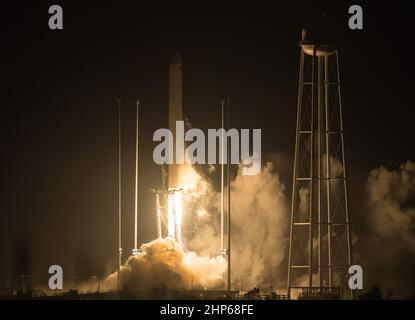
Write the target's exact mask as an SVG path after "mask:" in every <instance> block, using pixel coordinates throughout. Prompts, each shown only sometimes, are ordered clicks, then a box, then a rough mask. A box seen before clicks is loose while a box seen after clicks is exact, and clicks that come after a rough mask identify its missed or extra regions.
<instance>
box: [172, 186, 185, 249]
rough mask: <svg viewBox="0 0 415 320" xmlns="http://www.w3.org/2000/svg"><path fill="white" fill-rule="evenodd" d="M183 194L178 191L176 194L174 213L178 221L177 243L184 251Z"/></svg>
mask: <svg viewBox="0 0 415 320" xmlns="http://www.w3.org/2000/svg"><path fill="white" fill-rule="evenodd" d="M182 201H183V198H182V192H181V191H178V192H175V193H174V213H175V218H176V219H175V220H176V228H177V235H176V241H177V243H178V245H179V248H180V249H182V218H183V205H182Z"/></svg>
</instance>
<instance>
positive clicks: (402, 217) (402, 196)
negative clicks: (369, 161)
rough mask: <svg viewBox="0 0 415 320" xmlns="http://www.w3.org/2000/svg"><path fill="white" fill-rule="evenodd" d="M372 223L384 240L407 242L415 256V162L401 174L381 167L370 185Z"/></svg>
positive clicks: (371, 175) (372, 173) (404, 166)
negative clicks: (413, 200) (412, 203)
mask: <svg viewBox="0 0 415 320" xmlns="http://www.w3.org/2000/svg"><path fill="white" fill-rule="evenodd" d="M367 192H368V196H369V198H368V202H369V206H370V211H369V224H370V226H371V228H372V231H373V233H374V234H375V235H376V236H377V237H379V238H380V239H383V240H388V241H393V242H403V243H404V244H405V245H406V246H407V247H408V249H409V250H410V251H411V252H413V253H415V232H414V230H415V208H413V207H411V206H409V205H408V201H409V200H410V198H411V196H413V195H414V194H415V163H414V162H411V161H407V162H406V163H404V164H402V165H401V167H400V169H399V170H398V171H390V170H388V169H387V168H385V167H383V166H381V167H379V168H377V169H374V170H372V171H371V173H370V176H369V179H368V182H367Z"/></svg>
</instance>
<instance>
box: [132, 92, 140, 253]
mask: <svg viewBox="0 0 415 320" xmlns="http://www.w3.org/2000/svg"><path fill="white" fill-rule="evenodd" d="M136 107H137V111H136V112H137V116H136V128H135V132H136V136H135V192H134V249H133V255H138V254H139V250H138V232H137V227H138V146H139V135H138V119H139V107H140V100H139V99H137V101H136Z"/></svg>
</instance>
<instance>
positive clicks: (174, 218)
mask: <svg viewBox="0 0 415 320" xmlns="http://www.w3.org/2000/svg"><path fill="white" fill-rule="evenodd" d="M167 207H168V212H167V220H168V221H167V229H168V236H169V237H171V238H174V239H176V242H177V244H178V246H179V249H182V220H183V196H182V192H181V190H177V189H171V190H169V194H168V204H167Z"/></svg>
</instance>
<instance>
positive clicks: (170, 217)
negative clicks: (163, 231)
mask: <svg viewBox="0 0 415 320" xmlns="http://www.w3.org/2000/svg"><path fill="white" fill-rule="evenodd" d="M167 229H168V230H167V231H168V236H169V237H171V238H174V234H175V222H174V198H173V194H172V193H170V192H169V194H168V211H167Z"/></svg>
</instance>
